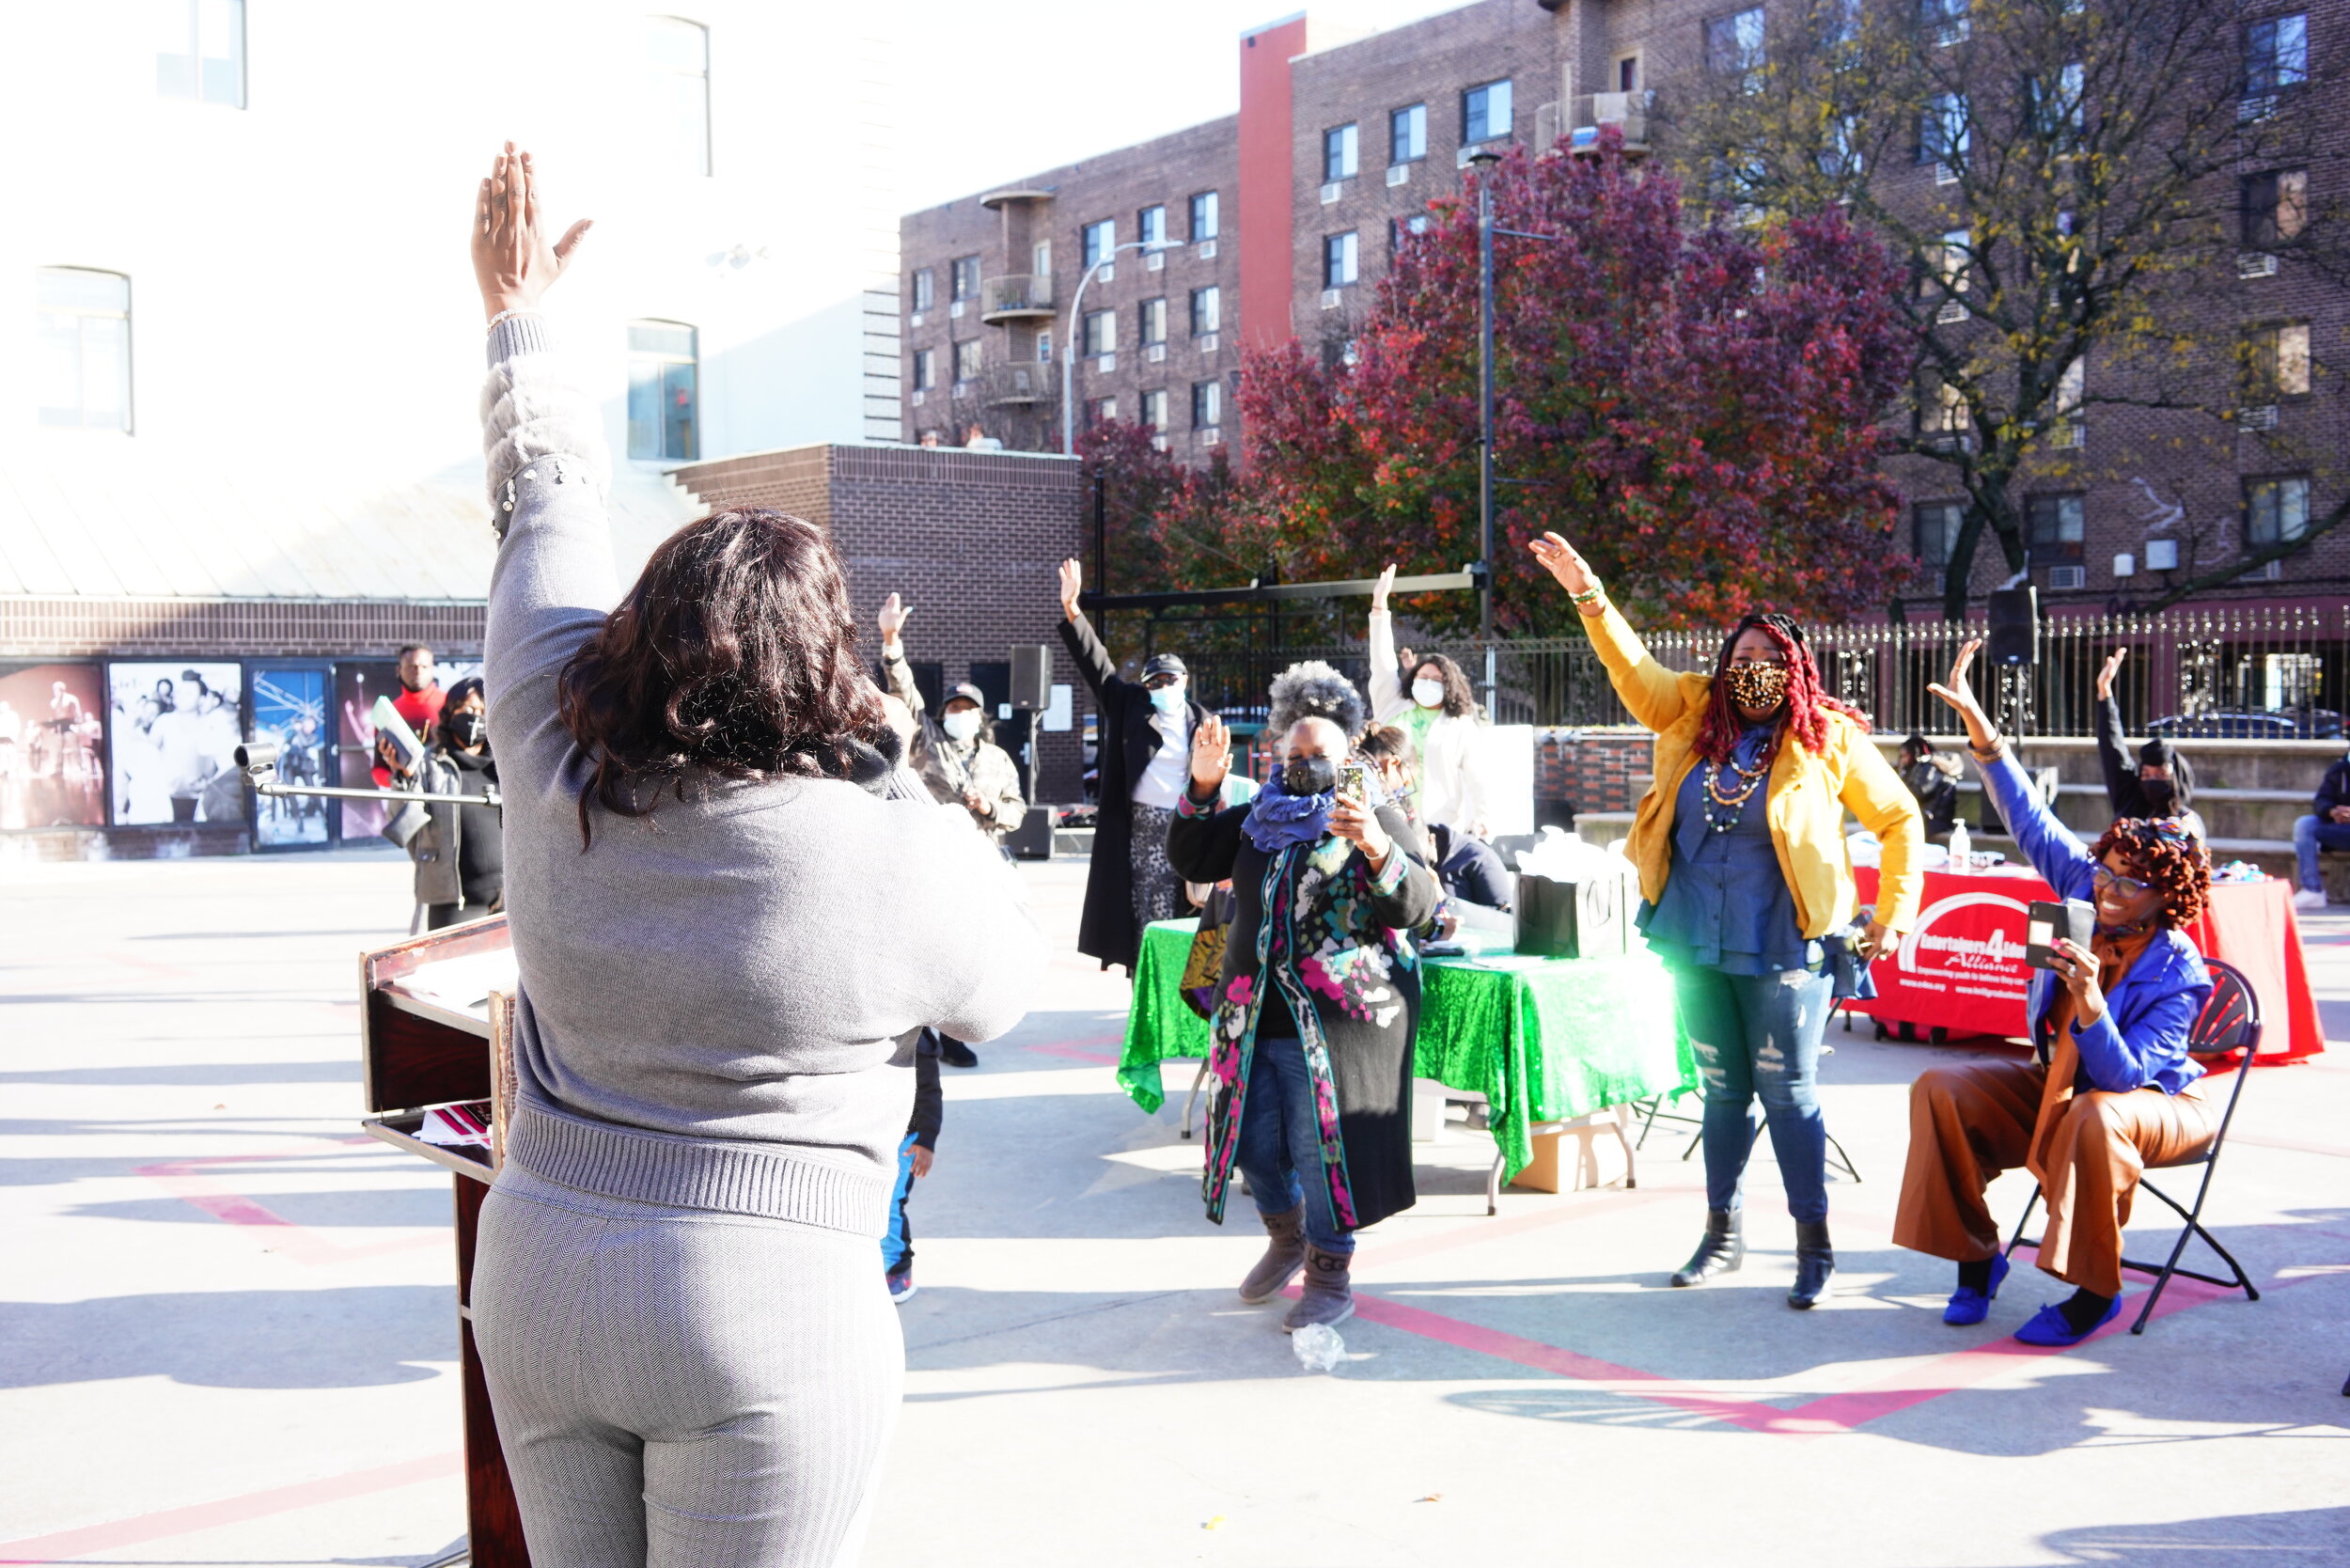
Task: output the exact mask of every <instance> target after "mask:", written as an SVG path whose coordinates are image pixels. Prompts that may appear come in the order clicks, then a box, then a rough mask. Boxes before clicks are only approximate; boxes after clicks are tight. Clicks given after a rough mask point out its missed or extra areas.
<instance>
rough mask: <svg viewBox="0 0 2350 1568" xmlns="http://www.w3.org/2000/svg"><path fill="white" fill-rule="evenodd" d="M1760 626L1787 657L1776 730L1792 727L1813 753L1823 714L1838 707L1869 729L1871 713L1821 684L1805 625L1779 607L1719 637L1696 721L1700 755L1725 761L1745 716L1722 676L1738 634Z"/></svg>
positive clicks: (1823, 737) (1820, 740) (1823, 735)
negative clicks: (1707, 695)
mask: <svg viewBox="0 0 2350 1568" xmlns="http://www.w3.org/2000/svg"><path fill="white" fill-rule="evenodd" d="M1755 630H1760V631H1761V632H1762V633H1763V635H1765V636H1767V637H1769V638H1770V639H1771V642H1772V643H1773V644H1774V645H1775V646H1776V647H1777V648H1778V651H1779V652H1780V653H1781V654H1782V655H1784V656H1785V658H1786V660H1787V701H1786V712H1785V713H1784V715H1783V716H1782V718H1781V720H1780V731H1779V733H1780V734H1782V735H1784V734H1787V733H1789V732H1793V734H1794V737H1795V739H1796V740H1797V741H1798V742H1800V743H1801V744H1802V745H1803V748H1804V749H1805V750H1806V751H1809V752H1810V753H1811V754H1812V755H1813V756H1815V757H1816V756H1818V755H1819V754H1820V753H1822V752H1824V751H1825V750H1826V749H1827V715H1828V714H1830V713H1841V714H1843V715H1844V716H1845V717H1846V718H1848V719H1850V720H1852V721H1853V723H1854V724H1856V725H1857V726H1858V727H1859V729H1860V731H1861V733H1862V734H1864V735H1865V734H1867V733H1868V731H1869V715H1868V714H1866V713H1862V712H1861V711H1860V710H1859V709H1857V708H1856V707H1854V706H1853V705H1852V704H1851V703H1849V702H1846V701H1843V700H1842V699H1841V698H1833V697H1830V696H1828V695H1827V693H1826V692H1825V690H1824V689H1822V687H1821V685H1820V666H1818V665H1815V664H1813V663H1812V662H1811V649H1810V644H1809V643H1808V642H1806V641H1805V639H1804V635H1803V628H1802V627H1801V626H1798V625H1797V624H1795V621H1794V618H1793V617H1790V616H1783V615H1779V614H1777V613H1771V614H1755V615H1749V616H1747V617H1746V618H1745V619H1742V620H1741V621H1739V622H1738V624H1737V625H1735V626H1733V627H1731V629H1730V635H1728V636H1726V637H1724V638H1723V639H1722V650H1721V651H1720V652H1719V653H1716V655H1715V656H1714V691H1713V696H1712V699H1711V700H1710V701H1709V702H1708V703H1707V704H1706V709H1705V717H1704V719H1703V720H1702V721H1701V722H1700V724H1699V726H1698V745H1697V750H1698V755H1699V756H1700V757H1702V758H1704V759H1705V760H1707V761H1709V762H1727V761H1729V760H1730V754H1731V752H1732V751H1735V750H1736V749H1737V747H1738V734H1739V731H1740V730H1742V729H1745V728H1746V724H1747V721H1746V719H1745V717H1744V716H1743V715H1741V714H1740V713H1739V712H1738V705H1737V704H1736V703H1734V702H1732V701H1731V699H1730V682H1728V681H1727V680H1725V679H1723V677H1725V676H1727V675H1728V674H1729V673H1730V653H1731V649H1733V648H1735V647H1737V646H1738V639H1739V638H1740V637H1742V636H1744V635H1747V633H1748V632H1750V631H1755ZM1771 751H1772V754H1773V755H1774V756H1776V755H1777V753H1778V740H1777V739H1776V738H1774V739H1773V741H1772V743H1771Z"/></svg>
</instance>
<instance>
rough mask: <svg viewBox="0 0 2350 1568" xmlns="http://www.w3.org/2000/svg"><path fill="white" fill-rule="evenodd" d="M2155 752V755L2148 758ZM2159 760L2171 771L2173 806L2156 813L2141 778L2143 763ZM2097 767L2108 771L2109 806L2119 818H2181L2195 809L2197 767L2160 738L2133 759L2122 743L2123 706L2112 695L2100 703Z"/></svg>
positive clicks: (2171, 804)
mask: <svg viewBox="0 0 2350 1568" xmlns="http://www.w3.org/2000/svg"><path fill="white" fill-rule="evenodd" d="M2147 752H2153V753H2154V754H2155V755H2154V756H2148V755H2147V754H2146V753H2147ZM2157 758H2158V759H2159V760H2161V761H2163V762H2165V763H2166V764H2168V765H2169V767H2170V789H2171V800H2170V805H2169V806H2168V807H2167V808H2163V809H2160V810H2157V809H2155V808H2154V803H2153V802H2152V801H2150V800H2148V799H2147V798H2146V786H2145V781H2144V780H2143V779H2140V778H2139V776H2138V764H2139V762H2140V761H2149V762H2151V761H2154V760H2157ZM2097 765H2098V766H2099V767H2101V768H2103V769H2104V770H2105V776H2106V803H2107V805H2108V806H2110V807H2112V808H2113V814H2114V816H2116V817H2117V818H2119V817H2179V816H2185V815H2186V813H2187V812H2188V811H2189V810H2191V809H2193V808H2194V806H2195V768H2194V766H2193V764H2191V763H2190V762H2188V761H2187V760H2186V753H2185V752H2182V751H2180V750H2179V749H2178V748H2176V747H2175V746H2173V745H2171V744H2170V742H2169V741H2166V740H2163V739H2161V738H2159V737H2157V738H2156V739H2154V740H2151V741H2149V742H2147V743H2146V745H2145V748H2144V750H2142V751H2141V752H2140V753H2139V755H2138V756H2137V757H2132V756H2131V755H2130V754H2129V753H2128V752H2127V751H2126V750H2124V749H2123V744H2122V704H2121V703H2120V702H2119V701H2117V700H2116V699H2115V698H2114V697H2113V695H2112V694H2111V693H2107V696H2106V699H2105V700H2104V701H2103V702H2100V703H2098V704H2097Z"/></svg>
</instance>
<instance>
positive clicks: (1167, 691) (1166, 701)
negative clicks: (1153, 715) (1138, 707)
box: [1151, 681, 1183, 717]
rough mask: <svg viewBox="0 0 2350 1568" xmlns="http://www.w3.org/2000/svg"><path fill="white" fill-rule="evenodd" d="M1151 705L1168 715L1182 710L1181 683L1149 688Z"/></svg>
mask: <svg viewBox="0 0 2350 1568" xmlns="http://www.w3.org/2000/svg"><path fill="white" fill-rule="evenodd" d="M1151 706H1152V707H1153V708H1156V709H1157V710H1158V711H1159V712H1160V713H1166V714H1167V715H1169V716H1170V717H1171V716H1173V715H1174V714H1177V713H1182V712H1183V682H1181V681H1178V682H1175V683H1174V684H1173V685H1171V686H1153V687H1152V688H1151Z"/></svg>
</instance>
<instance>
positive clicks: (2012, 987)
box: [1845, 866, 2326, 1065]
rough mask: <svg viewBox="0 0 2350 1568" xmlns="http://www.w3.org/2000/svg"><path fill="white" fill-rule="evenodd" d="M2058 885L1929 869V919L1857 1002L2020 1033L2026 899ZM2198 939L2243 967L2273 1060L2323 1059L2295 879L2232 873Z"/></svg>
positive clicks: (1965, 1029)
mask: <svg viewBox="0 0 2350 1568" xmlns="http://www.w3.org/2000/svg"><path fill="white" fill-rule="evenodd" d="M1853 876H1854V879H1855V880H1856V881H1857V882H1858V884H1859V885H1860V902H1863V903H1873V902H1876V888H1877V873H1876V872H1875V870H1872V869H1871V868H1869V867H1865V866H1863V867H1858V868H1857V869H1856V870H1854V872H1853ZM2055 897H2056V895H2055V893H2054V892H2053V891H2051V890H2050V888H2049V886H2048V885H2047V884H2046V883H2045V882H2043V881H2041V880H2040V878H2039V877H2038V876H2036V875H2035V874H2033V873H2032V872H2030V871H2027V870H2021V869H2010V868H2005V867H2001V868H1997V869H1995V870H1990V871H1978V872H1970V873H1968V874H1966V875H1964V876H1961V875H1956V874H1954V873H1951V872H1949V871H1928V872H1927V873H1926V888H1925V897H1924V900H1923V902H1921V903H1920V905H1919V916H1918V929H1917V930H1916V931H1913V932H1911V933H1909V937H1908V939H1907V940H1905V941H1904V942H1903V944H1902V948H1901V951H1900V953H1899V954H1898V955H1897V956H1892V957H1886V958H1880V959H1878V960H1877V961H1876V963H1875V964H1873V965H1872V966H1871V971H1870V972H1871V974H1872V976H1873V978H1874V979H1875V980H1876V985H1877V996H1876V1000H1874V1001H1870V1002H1848V1003H1846V1004H1845V1005H1846V1006H1847V1007H1848V1008H1850V1009H1851V1010H1852V1011H1855V1012H1858V1013H1861V1014H1864V1015H1866V1016H1869V1017H1873V1018H1880V1019H1883V1020H1885V1021H1886V1022H1888V1023H1907V1024H1913V1025H1919V1026H1922V1027H1935V1028H1943V1029H1947V1030H1949V1031H1950V1033H1951V1036H1952V1037H1953V1038H1956V1037H1960V1036H1965V1035H1977V1034H1991V1035H2005V1036H2009V1037H2011V1038H2021V1037H2022V1036H2023V1035H2024V1033H2025V1031H2026V1029H2027V1027H2028V1023H2027V1020H2026V1018H2025V1015H2024V1009H2025V998H2026V995H2027V989H2028V987H2029V983H2030V978H2031V971H2030V970H2029V969H2027V968H2026V967H2024V913H2025V906H2026V905H2027V904H2029V903H2030V902H2032V901H2033V900H2035V899H2040V900H2048V899H2053V898H2055ZM2187 935H2188V936H2189V937H2190V938H2192V939H2193V941H2194V943H2195V945H2196V947H2197V948H2199V949H2201V950H2202V951H2203V952H2204V953H2205V954H2207V955H2208V956H2210V957H2213V958H2217V959H2223V960H2225V961H2226V962H2228V963H2230V964H2234V965H2235V966H2236V967H2237V968H2238V969H2241V970H2243V971H2244V976H2245V978H2246V979H2247V980H2250V981H2251V983H2252V990H2253V992H2254V994H2255V995H2257V996H2259V997H2260V1004H2261V1018H2262V1020H2263V1022H2264V1031H2263V1036H2262V1042H2261V1056H2260V1059H2261V1061H2262V1063H2263V1064H2264V1065H2265V1064H2268V1063H2273V1062H2280V1061H2295V1060H2298V1059H2300V1058H2303V1057H2313V1056H2315V1055H2317V1054H2318V1053H2319V1052H2320V1051H2323V1050H2324V1049H2325V1048H2326V1031H2325V1028H2324V1027H2323V1026H2322V1025H2321V1024H2320V1023H2319V1021H2318V1016H2317V998H2316V996H2314V995H2312V994H2311V990H2310V976H2309V969H2308V967H2307V966H2306V965H2305V964H2303V963H2302V959H2301V928H2300V925H2299V923H2298V922H2297V921H2295V919H2294V917H2293V884H2292V883H2290V882H2288V881H2284V880H2280V879H2279V878H2276V877H2271V878H2270V879H2268V880H2267V881H2265V882H2223V883H2218V884H2217V885H2215V886H2213V888H2212V890H2211V904H2210V907H2209V908H2207V909H2205V910H2204V912H2203V917H2202V918H2201V919H2200V920H2198V921H2196V922H2195V924H2194V925H2192V926H2190V927H2188V928H2187Z"/></svg>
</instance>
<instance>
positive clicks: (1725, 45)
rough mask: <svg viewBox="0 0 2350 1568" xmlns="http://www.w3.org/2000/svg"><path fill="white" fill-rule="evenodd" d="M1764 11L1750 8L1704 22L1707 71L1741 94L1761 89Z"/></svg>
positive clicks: (1757, 7)
mask: <svg viewBox="0 0 2350 1568" xmlns="http://www.w3.org/2000/svg"><path fill="white" fill-rule="evenodd" d="M1763 63H1764V62H1763V8H1762V7H1760V6H1749V7H1747V8H1746V9H1744V10H1737V11H1731V12H1730V13H1729V14H1728V15H1726V16H1716V17H1708V18H1707V19H1706V22H1705V69H1706V70H1707V71H1709V72H1710V73H1712V74H1713V75H1714V76H1716V77H1717V78H1719V79H1720V80H1722V81H1726V82H1731V83H1733V84H1735V85H1736V86H1738V88H1739V89H1740V90H1741V91H1744V92H1759V91H1761V90H1762V87H1763Z"/></svg>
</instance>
